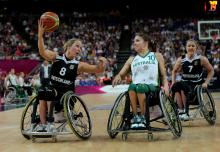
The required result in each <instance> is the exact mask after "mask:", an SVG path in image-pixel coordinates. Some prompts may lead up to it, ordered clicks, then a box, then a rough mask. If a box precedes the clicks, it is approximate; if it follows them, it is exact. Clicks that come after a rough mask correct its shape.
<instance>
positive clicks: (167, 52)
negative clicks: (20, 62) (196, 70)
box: [0, 12, 220, 86]
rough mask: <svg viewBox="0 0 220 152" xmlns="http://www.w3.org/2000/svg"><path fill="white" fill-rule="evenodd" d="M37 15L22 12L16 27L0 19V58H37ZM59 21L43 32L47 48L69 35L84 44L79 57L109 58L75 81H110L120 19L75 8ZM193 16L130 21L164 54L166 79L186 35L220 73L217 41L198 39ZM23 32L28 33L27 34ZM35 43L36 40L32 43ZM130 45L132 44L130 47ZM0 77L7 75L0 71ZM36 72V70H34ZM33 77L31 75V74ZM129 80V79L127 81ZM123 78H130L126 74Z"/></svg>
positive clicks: (57, 46)
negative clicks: (100, 68)
mask: <svg viewBox="0 0 220 152" xmlns="http://www.w3.org/2000/svg"><path fill="white" fill-rule="evenodd" d="M38 17H39V16H32V15H30V14H21V15H20V17H19V18H18V20H17V21H18V23H17V25H16V26H18V25H21V27H20V28H19V29H23V31H22V32H24V33H23V34H21V31H18V30H16V29H15V25H13V23H14V22H13V21H12V20H11V18H8V19H4V20H3V22H0V58H1V59H23V58H30V59H37V60H40V57H39V55H38V50H37V48H36V47H35V46H34V43H31V42H35V43H36V42H37V41H36V40H37V20H38ZM59 17H60V20H61V23H60V27H59V29H58V30H57V31H55V32H53V33H47V34H46V35H45V45H46V48H49V49H51V50H54V51H57V52H62V51H63V48H62V46H63V43H64V42H65V41H66V40H67V39H69V38H72V37H76V38H79V39H81V40H82V42H83V43H84V46H83V48H82V54H81V55H80V56H81V58H80V60H82V61H86V62H89V63H91V64H96V62H97V61H98V60H97V58H98V57H99V56H105V57H106V58H107V59H108V65H107V68H106V72H105V73H104V74H99V75H95V74H84V75H82V74H79V76H78V78H77V80H76V85H81V86H85V85H104V84H111V80H112V78H113V76H114V70H115V68H116V67H115V64H116V60H117V59H116V55H117V52H118V51H119V46H120V38H121V32H122V28H121V23H120V20H106V19H102V18H97V17H96V18H91V17H90V16H89V15H88V14H86V13H78V12H74V13H73V14H72V16H71V17H66V16H65V15H64V14H62V13H61V14H59ZM198 20H199V19H195V18H185V19H178V18H170V17H167V18H154V19H149V18H144V17H143V18H138V19H134V20H133V21H132V24H131V32H132V34H134V33H135V32H137V31H145V32H147V33H149V35H150V37H151V39H152V40H154V41H155V42H156V44H157V51H159V52H161V53H162V54H163V55H164V58H165V63H166V69H167V75H168V79H169V80H170V79H171V71H172V67H173V65H174V63H175V62H176V59H177V58H178V57H179V56H180V55H182V54H183V53H184V52H185V42H186V40H188V39H189V38H193V39H195V40H198V42H199V44H198V53H199V54H203V55H206V56H207V57H208V59H209V60H210V62H211V63H212V65H213V67H214V69H215V73H216V75H217V76H220V61H219V60H220V44H219V43H218V42H214V41H212V40H210V41H199V38H198V33H197V22H198ZM24 35H26V36H27V35H28V40H27V37H25V36H24ZM35 45H36V44H35ZM131 48H132V47H131ZM0 72H1V73H2V74H0V75H1V81H2V80H3V79H4V77H6V75H8V74H7V73H5V71H0ZM35 74H38V73H35ZM33 77H34V76H33ZM127 80H128V81H127ZM127 80H126V81H125V83H126V82H129V80H130V78H129V77H128V78H127Z"/></svg>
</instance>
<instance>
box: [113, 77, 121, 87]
mask: <svg viewBox="0 0 220 152" xmlns="http://www.w3.org/2000/svg"><path fill="white" fill-rule="evenodd" d="M119 83H121V76H120V75H116V76H115V78H114V80H113V81H112V87H114V86H115V85H117V84H119Z"/></svg>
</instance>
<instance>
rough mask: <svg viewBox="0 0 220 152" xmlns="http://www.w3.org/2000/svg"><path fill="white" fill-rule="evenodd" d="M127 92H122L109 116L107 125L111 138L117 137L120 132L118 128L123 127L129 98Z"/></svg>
mask: <svg viewBox="0 0 220 152" xmlns="http://www.w3.org/2000/svg"><path fill="white" fill-rule="evenodd" d="M127 95H128V93H127V92H124V93H121V94H120V95H119V96H118V97H117V99H116V101H115V103H114V105H113V107H112V109H111V112H110V115H109V118H108V125H107V132H108V135H109V136H110V137H111V138H115V137H116V136H117V134H118V131H117V130H118V129H121V127H122V125H123V122H124V111H125V104H126V99H127Z"/></svg>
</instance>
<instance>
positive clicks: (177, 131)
mask: <svg viewBox="0 0 220 152" xmlns="http://www.w3.org/2000/svg"><path fill="white" fill-rule="evenodd" d="M147 99H148V100H147V101H148V102H146V107H148V108H146V114H145V118H146V122H148V124H147V125H146V128H140V129H135V130H134V129H131V128H130V125H131V119H132V117H133V113H132V109H131V105H130V98H129V94H128V91H126V92H123V93H121V94H120V95H119V96H118V97H117V99H116V101H115V103H114V105H113V107H112V109H111V112H110V116H109V119H108V125H107V132H108V134H109V136H110V137H111V138H115V137H116V136H117V135H118V133H120V132H121V133H122V139H123V140H127V138H128V134H129V133H148V140H153V133H152V132H160V131H171V132H172V133H173V135H174V137H180V136H181V134H182V126H181V121H180V120H179V117H178V112H177V108H176V105H175V103H174V102H173V100H172V98H170V97H167V96H166V95H165V93H164V91H160V92H152V93H149V94H148V95H147ZM155 105H159V107H160V114H159V116H156V117H155V118H151V117H150V112H149V109H150V107H152V106H155ZM152 122H158V123H162V124H164V125H163V128H161V127H153V126H151V123H152ZM152 124H153V123H152ZM154 125H155V126H156V124H154Z"/></svg>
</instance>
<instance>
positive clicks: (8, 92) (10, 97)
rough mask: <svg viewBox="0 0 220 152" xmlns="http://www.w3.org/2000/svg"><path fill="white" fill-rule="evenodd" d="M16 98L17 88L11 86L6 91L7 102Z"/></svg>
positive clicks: (5, 98)
mask: <svg viewBox="0 0 220 152" xmlns="http://www.w3.org/2000/svg"><path fill="white" fill-rule="evenodd" d="M15 98H16V89H15V88H14V87H9V88H8V89H6V90H5V92H4V100H5V103H11V102H12V101H13V100H14V99H15Z"/></svg>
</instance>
